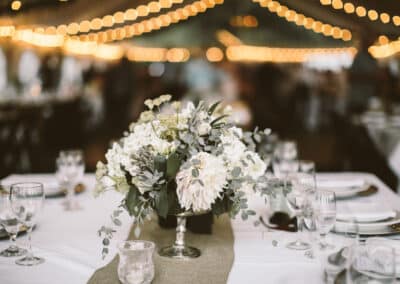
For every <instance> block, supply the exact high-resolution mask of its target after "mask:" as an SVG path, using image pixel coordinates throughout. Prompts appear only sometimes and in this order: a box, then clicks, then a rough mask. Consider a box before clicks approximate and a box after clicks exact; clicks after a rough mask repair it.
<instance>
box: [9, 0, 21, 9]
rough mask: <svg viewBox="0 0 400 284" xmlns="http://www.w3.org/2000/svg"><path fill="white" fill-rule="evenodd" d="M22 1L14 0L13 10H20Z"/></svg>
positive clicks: (12, 3)
mask: <svg viewBox="0 0 400 284" xmlns="http://www.w3.org/2000/svg"><path fill="white" fill-rule="evenodd" d="M21 6H22V3H21V1H12V2H11V10H13V11H18V10H19V9H21Z"/></svg>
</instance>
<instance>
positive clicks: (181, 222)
mask: <svg viewBox="0 0 400 284" xmlns="http://www.w3.org/2000/svg"><path fill="white" fill-rule="evenodd" d="M203 214H204V213H203ZM193 215H200V214H197V213H196V214H194V213H193V212H190V211H186V212H183V213H178V214H176V219H177V225H176V238H175V243H174V244H173V245H171V246H168V247H163V248H161V249H160V250H159V251H158V254H159V255H161V256H164V257H169V258H175V259H192V258H197V257H199V256H200V255H201V252H200V250H199V249H198V248H195V247H191V246H187V245H186V243H185V233H186V219H187V217H189V216H193Z"/></svg>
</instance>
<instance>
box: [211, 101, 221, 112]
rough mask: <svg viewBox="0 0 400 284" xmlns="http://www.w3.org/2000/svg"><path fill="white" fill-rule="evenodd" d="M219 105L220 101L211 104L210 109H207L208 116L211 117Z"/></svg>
mask: <svg viewBox="0 0 400 284" xmlns="http://www.w3.org/2000/svg"><path fill="white" fill-rule="evenodd" d="M220 103H221V101H217V102H215V103H213V104H212V105H211V106H210V108H209V109H208V114H209V115H212V114H213V113H214V111H215V110H216V109H217V107H218V106H219V104H220Z"/></svg>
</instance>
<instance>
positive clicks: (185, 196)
mask: <svg viewBox="0 0 400 284" xmlns="http://www.w3.org/2000/svg"><path fill="white" fill-rule="evenodd" d="M193 161H198V165H196V166H194V165H193ZM196 169H197V171H198V172H197V173H196V175H197V174H198V176H194V172H196ZM226 178H227V171H226V169H225V167H224V162H223V160H222V159H221V158H219V157H216V156H213V155H211V154H209V153H205V152H200V153H198V154H196V155H195V156H193V157H192V158H191V159H190V160H189V161H188V162H186V163H185V164H183V165H182V167H181V170H180V171H179V172H178V174H177V176H176V184H177V189H176V193H177V195H178V200H179V203H180V205H181V206H182V207H183V208H184V209H186V210H190V209H192V210H193V211H194V212H199V211H206V210H210V209H211V205H212V204H213V203H214V202H215V200H216V199H217V198H218V197H220V195H221V193H222V192H223V189H224V186H225V185H226V183H227V181H226Z"/></svg>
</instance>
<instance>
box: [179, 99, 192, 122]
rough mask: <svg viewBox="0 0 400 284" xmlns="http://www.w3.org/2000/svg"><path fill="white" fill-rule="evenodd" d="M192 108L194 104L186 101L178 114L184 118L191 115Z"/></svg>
mask: <svg viewBox="0 0 400 284" xmlns="http://www.w3.org/2000/svg"><path fill="white" fill-rule="evenodd" d="M194 110H195V106H194V104H193V103H192V102H188V103H187V104H186V106H185V107H184V108H183V109H182V111H181V113H180V114H179V115H180V116H182V117H185V118H189V117H191V116H192V113H193V111H194Z"/></svg>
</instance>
